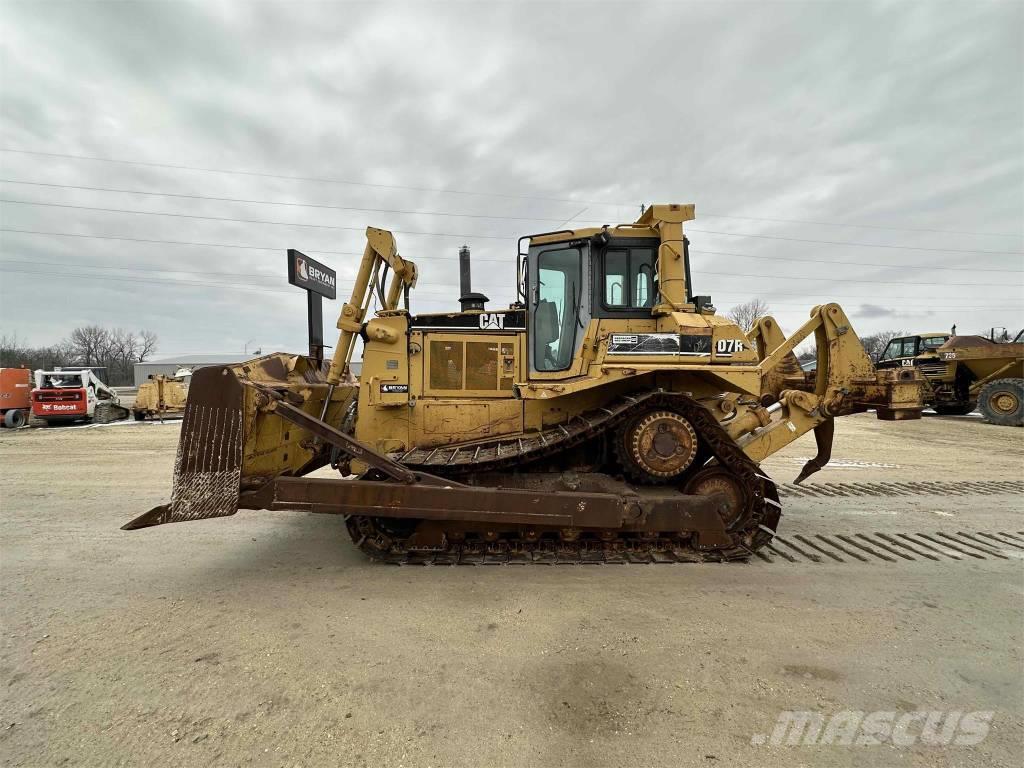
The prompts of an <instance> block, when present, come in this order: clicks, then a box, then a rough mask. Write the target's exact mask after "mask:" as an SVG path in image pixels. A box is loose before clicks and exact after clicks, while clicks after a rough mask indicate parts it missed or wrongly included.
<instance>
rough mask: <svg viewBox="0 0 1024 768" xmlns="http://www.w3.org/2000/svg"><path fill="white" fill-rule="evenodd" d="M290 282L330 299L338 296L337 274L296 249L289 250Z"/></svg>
mask: <svg viewBox="0 0 1024 768" xmlns="http://www.w3.org/2000/svg"><path fill="white" fill-rule="evenodd" d="M288 282H289V283H291V284H292V285H295V286H298V287H299V288H305V289H306V290H307V291H313V293H319V294H320V295H321V296H326V297H327V298H328V299H333V298H334V297H335V296H336V295H337V294H336V289H337V286H338V277H337V273H335V271H334V270H333V269H330V268H329V267H325V266H324V265H323V264H321V263H320V262H319V261H316V260H315V259H311V258H309V256H307V255H306V254H304V253H302V252H301V251H296V250H295V249H294V248H289V249H288Z"/></svg>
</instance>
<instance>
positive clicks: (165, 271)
mask: <svg viewBox="0 0 1024 768" xmlns="http://www.w3.org/2000/svg"><path fill="white" fill-rule="evenodd" d="M0 264H29V265H32V264H42V265H45V266H51V267H73V268H75V269H117V270H121V271H126V272H158V273H161V274H172V275H199V276H203V275H217V276H220V277H250V278H252V277H255V278H260V279H263V280H273V281H275V282H276V283H277V284H279V285H280V284H281V277H280V276H279V275H271V274H268V273H266V272H208V271H206V270H194V269H168V268H164V267H120V266H112V265H107V264H82V263H80V262H73V261H39V260H38V259H0ZM421 286H428V287H432V288H447V289H448V290H447V291H445V295H449V294H451V286H450V285H448V284H446V283H424V282H417V283H416V288H415V289H414V290H417V291H418V290H420V288H421ZM481 287H487V288H492V287H494V288H500V287H504V286H494V285H491V284H481ZM508 287H509V288H512V287H514V286H508Z"/></svg>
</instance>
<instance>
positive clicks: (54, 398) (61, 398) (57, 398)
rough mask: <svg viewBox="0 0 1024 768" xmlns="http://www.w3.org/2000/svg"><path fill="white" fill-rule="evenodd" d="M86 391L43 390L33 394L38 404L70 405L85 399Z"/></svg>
mask: <svg viewBox="0 0 1024 768" xmlns="http://www.w3.org/2000/svg"><path fill="white" fill-rule="evenodd" d="M84 397H85V390H84V389H41V390H36V391H35V392H33V393H32V399H33V400H34V401H35V402H37V403H68V402H76V401H79V400H82V399H84Z"/></svg>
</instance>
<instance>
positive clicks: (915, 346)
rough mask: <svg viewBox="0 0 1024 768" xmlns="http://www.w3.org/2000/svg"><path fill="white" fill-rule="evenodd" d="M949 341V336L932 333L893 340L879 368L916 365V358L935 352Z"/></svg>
mask: <svg viewBox="0 0 1024 768" xmlns="http://www.w3.org/2000/svg"><path fill="white" fill-rule="evenodd" d="M947 341H949V334H948V333H945V334H942V333H932V334H923V335H920V336H902V337H900V338H898V339H892V340H891V341H890V342H889V344H888V345H887V346H886V348H885V350H884V351H883V352H882V354H881V355H880V356H879V358H878V367H879V368H896V367H900V366H904V367H907V368H910V367H912V366H913V365H914V358H916V357H917V356H919V355H923V354H924V353H926V352H934V351H935V350H937V349H938V348H939V347H941V346H942V345H943V344H945V343H946V342H947Z"/></svg>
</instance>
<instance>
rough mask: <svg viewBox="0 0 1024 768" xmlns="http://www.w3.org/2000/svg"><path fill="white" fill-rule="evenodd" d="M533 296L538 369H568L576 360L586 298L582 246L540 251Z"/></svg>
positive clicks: (534, 350) (534, 351)
mask: <svg viewBox="0 0 1024 768" xmlns="http://www.w3.org/2000/svg"><path fill="white" fill-rule="evenodd" d="M533 298H534V307H533V328H532V332H533V361H534V368H535V369H536V370H538V371H564V370H565V369H566V368H568V367H569V365H570V364H571V363H572V356H573V352H574V349H575V342H576V331H577V328H578V327H579V322H578V315H579V309H580V302H581V301H582V299H583V274H582V255H581V253H580V249H579V248H558V249H553V250H550V251H543V252H542V253H541V254H540V256H539V257H538V258H537V285H536V287H535V290H534V295H533Z"/></svg>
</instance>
